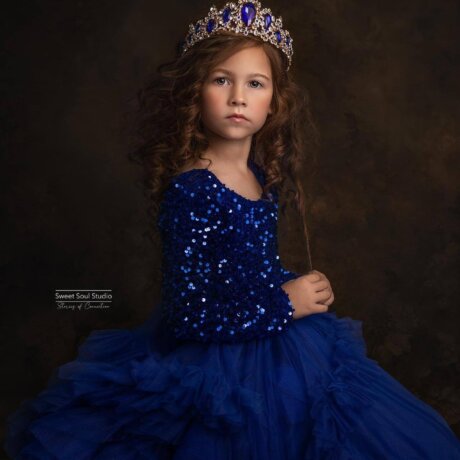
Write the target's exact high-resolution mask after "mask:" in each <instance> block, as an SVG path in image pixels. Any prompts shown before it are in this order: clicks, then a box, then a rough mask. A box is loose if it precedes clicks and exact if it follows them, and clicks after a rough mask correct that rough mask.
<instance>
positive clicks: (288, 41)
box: [286, 37, 291, 46]
mask: <svg viewBox="0 0 460 460" xmlns="http://www.w3.org/2000/svg"><path fill="white" fill-rule="evenodd" d="M286 43H287V45H288V46H289V44H290V43H291V39H290V37H286Z"/></svg>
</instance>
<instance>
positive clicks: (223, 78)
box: [214, 77, 263, 88]
mask: <svg viewBox="0 0 460 460" xmlns="http://www.w3.org/2000/svg"><path fill="white" fill-rule="evenodd" d="M222 80H224V81H225V80H227V79H226V78H225V77H217V78H215V79H214V81H215V82H216V83H217V84H218V85H219V86H222V85H221V84H220V82H222ZM251 83H256V84H257V86H251V88H261V87H263V85H262V83H260V81H257V80H252V81H251Z"/></svg>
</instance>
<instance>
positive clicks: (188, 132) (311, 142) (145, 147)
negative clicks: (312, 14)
mask: <svg viewBox="0 0 460 460" xmlns="http://www.w3.org/2000/svg"><path fill="white" fill-rule="evenodd" d="M254 46H255V47H261V48H263V50H264V51H265V53H266V55H267V57H268V59H269V61H270V65H271V70H272V78H273V97H272V102H271V109H272V114H271V115H269V116H268V117H267V120H266V122H265V124H264V126H263V127H262V128H261V129H260V130H259V131H258V132H257V133H255V134H254V135H253V138H252V143H251V150H250V153H249V157H250V159H251V160H253V161H254V162H255V163H256V164H257V165H258V166H260V167H261V168H262V169H263V171H264V174H265V178H266V181H265V186H264V193H268V192H269V191H270V189H271V188H272V187H276V190H277V191H278V193H279V197H280V207H279V209H280V211H281V212H282V213H283V214H285V212H286V205H287V204H294V205H295V207H296V209H297V211H298V212H299V213H300V215H301V218H302V222H303V231H304V234H305V238H306V242H307V249H308V257H309V263H310V269H312V263H311V255H310V247H309V239H308V230H307V224H306V211H305V203H306V198H307V195H306V193H305V190H304V188H303V186H302V181H301V176H303V177H305V176H309V177H311V176H310V173H312V172H313V171H315V168H316V151H317V147H318V146H319V137H320V136H319V133H318V130H317V129H316V126H315V123H314V121H313V118H312V116H311V111H310V102H309V95H308V93H307V91H306V90H305V89H304V88H302V87H300V86H299V85H297V84H296V83H295V81H294V78H293V75H292V68H291V69H290V70H289V71H286V57H285V56H284V54H283V53H282V52H281V51H279V50H278V49H277V48H275V47H274V46H273V45H271V44H269V43H266V42H264V41H263V40H261V39H259V38H257V37H253V36H244V35H239V34H235V33H233V32H226V31H225V32H220V33H218V34H215V35H213V36H211V37H209V38H207V39H205V40H202V41H201V42H198V43H197V44H195V45H194V46H193V47H192V48H191V49H189V50H188V51H187V52H186V53H185V54H184V55H182V54H181V53H180V44H178V47H177V56H176V57H175V58H174V59H173V60H172V61H170V62H166V63H163V64H161V65H159V66H158V67H157V69H156V73H155V74H154V75H153V76H152V77H151V78H150V79H149V81H148V83H147V84H146V85H145V86H144V87H143V88H141V89H140V90H139V91H138V93H137V99H136V108H135V110H134V112H133V113H134V118H133V119H132V121H133V123H132V127H133V136H132V139H133V145H132V148H130V151H129V153H128V157H129V159H130V160H131V161H134V162H135V163H138V164H139V165H141V167H142V179H141V182H142V186H143V189H144V193H145V195H146V198H147V199H148V200H149V206H148V214H149V217H151V220H150V221H151V222H152V226H153V228H152V233H151V234H150V236H154V237H155V233H156V230H157V228H156V216H157V213H158V210H159V206H160V202H161V199H162V195H163V192H164V190H165V189H166V188H167V187H168V184H169V181H170V180H171V178H172V177H173V176H174V175H176V174H177V173H178V172H180V171H181V170H182V169H183V167H184V166H185V165H186V164H194V163H195V161H196V160H199V159H204V158H203V156H202V155H203V153H204V151H205V150H206V149H207V147H208V145H209V142H208V140H207V138H206V136H205V134H204V130H203V124H202V121H201V116H200V103H201V92H202V87H203V84H204V82H205V81H206V79H207V78H208V75H209V73H210V72H211V71H212V70H213V69H214V68H215V67H216V66H217V65H219V64H220V63H221V62H223V61H225V60H226V59H227V58H228V57H230V56H231V55H233V54H234V53H236V52H237V51H240V50H242V49H245V48H248V47H254ZM305 165H307V169H305V171H306V172H304V173H303V174H302V168H303V167H304V166H305Z"/></svg>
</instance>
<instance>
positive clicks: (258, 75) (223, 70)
mask: <svg viewBox="0 0 460 460" xmlns="http://www.w3.org/2000/svg"><path fill="white" fill-rule="evenodd" d="M215 72H222V73H226V74H227V75H233V72H231V71H230V70H227V69H224V68H222V67H219V68H217V69H214V70H213V71H212V73H215ZM248 77H262V78H265V79H266V80H268V81H270V78H268V77H267V76H266V75H264V74H263V73H251V74H249V75H248Z"/></svg>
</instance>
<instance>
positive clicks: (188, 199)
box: [161, 183, 294, 341]
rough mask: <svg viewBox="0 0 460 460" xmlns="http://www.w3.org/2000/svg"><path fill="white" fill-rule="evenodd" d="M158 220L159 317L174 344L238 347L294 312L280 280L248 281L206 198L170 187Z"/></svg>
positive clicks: (275, 329)
mask: <svg viewBox="0 0 460 460" xmlns="http://www.w3.org/2000/svg"><path fill="white" fill-rule="evenodd" d="M174 185H175V187H174V188H173V190H172V193H170V196H169V197H168V198H166V199H167V200H168V201H167V202H166V203H165V206H166V207H167V209H165V211H164V215H163V218H162V220H161V229H162V237H163V251H164V259H163V260H164V273H163V286H162V299H163V308H164V315H165V318H166V320H167V322H168V323H169V324H170V325H171V326H172V327H173V330H174V333H175V335H176V337H178V338H193V339H197V340H203V341H204V340H207V341H209V340H211V341H242V340H247V339H251V338H254V337H263V336H267V335H271V334H275V333H279V332H280V331H282V330H284V329H285V328H287V327H288V326H289V324H290V323H291V322H292V320H293V312H294V308H293V305H292V303H291V301H290V299H289V296H288V294H287V292H286V291H284V290H283V288H282V287H281V285H282V284H283V282H284V281H283V280H282V279H281V280H280V278H277V280H278V281H275V278H273V279H267V280H264V281H262V280H261V279H260V277H257V276H254V275H251V273H252V272H251V268H253V267H250V266H248V261H247V260H245V258H244V255H241V256H238V254H235V250H236V249H235V248H234V247H231V245H227V244H226V241H227V239H226V238H225V234H226V232H228V231H229V229H228V223H227V222H226V221H225V216H223V215H222V214H223V213H222V211H221V210H220V211H219V209H218V206H217V205H215V206H213V205H212V204H210V202H209V197H208V196H207V193H200V191H199V190H196V191H194V192H193V193H192V192H190V190H187V187H186V185H185V184H180V183H176V184H174Z"/></svg>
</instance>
